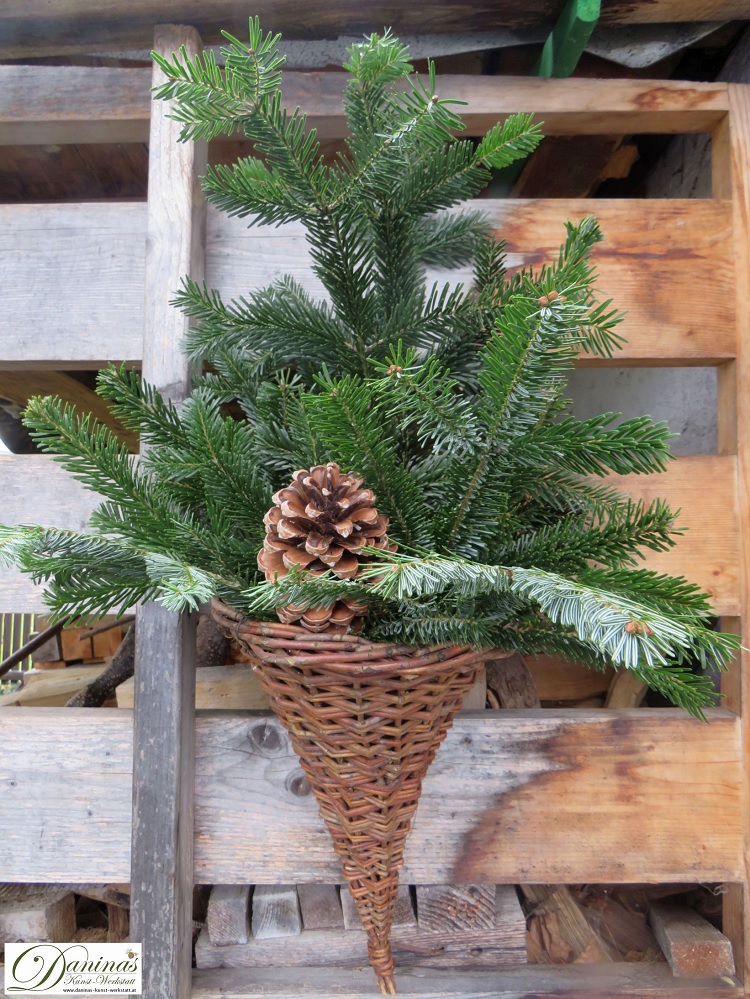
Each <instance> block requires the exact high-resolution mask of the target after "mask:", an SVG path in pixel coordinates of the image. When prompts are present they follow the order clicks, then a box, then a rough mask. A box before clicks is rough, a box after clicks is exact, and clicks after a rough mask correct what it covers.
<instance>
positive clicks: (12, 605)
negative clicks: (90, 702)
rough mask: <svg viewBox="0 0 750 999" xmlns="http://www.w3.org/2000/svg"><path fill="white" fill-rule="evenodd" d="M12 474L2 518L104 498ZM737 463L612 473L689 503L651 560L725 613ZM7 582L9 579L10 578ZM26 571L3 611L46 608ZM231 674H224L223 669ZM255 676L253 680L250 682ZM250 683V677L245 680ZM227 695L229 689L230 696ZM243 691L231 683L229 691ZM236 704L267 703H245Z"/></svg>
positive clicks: (732, 580)
mask: <svg viewBox="0 0 750 999" xmlns="http://www.w3.org/2000/svg"><path fill="white" fill-rule="evenodd" d="M3 473H4V477H3V482H4V483H7V485H6V486H4V489H3V496H2V504H0V522H3V523H9V524H17V523H41V524H43V525H55V526H58V527H63V528H71V529H78V530H79V529H82V528H84V527H85V524H86V520H87V518H88V515H89V513H90V511H91V510H92V509H93V507H94V506H95V503H96V497H95V496H94V495H93V494H91V493H88V492H86V491H85V490H84V489H83V488H82V487H81V486H80V485H79V483H77V482H76V481H75V480H74V479H72V478H71V477H70V476H68V475H67V473H65V472H63V471H62V470H61V469H60V468H59V467H58V466H57V465H55V463H54V462H52V461H51V459H49V458H44V457H41V456H36V455H16V456H0V474H3ZM735 475H736V466H735V458H734V457H733V456H732V455H696V456H686V457H681V458H679V459H677V460H676V461H674V462H672V464H671V465H670V466H669V468H668V469H667V471H666V472H662V473H659V474H657V475H648V476H643V475H639V476H628V477H618V476H612V477H611V480H610V481H612V482H613V483H614V484H616V485H617V486H618V487H619V488H622V489H623V490H624V491H626V492H628V493H629V494H631V495H633V496H637V497H643V498H644V499H647V500H650V499H653V498H656V497H659V496H661V497H663V498H665V499H667V500H668V501H669V502H670V503H671V504H672V506H674V507H675V508H679V509H680V510H681V514H680V518H679V524H680V525H681V526H683V527H686V528H687V532H686V534H685V535H684V536H683V537H681V538H680V539H679V541H678V543H677V546H676V548H674V549H673V550H671V551H669V552H650V553H649V557H648V563H647V564H648V565H649V567H652V568H654V569H658V570H660V571H662V570H663V571H669V572H677V573H681V574H684V575H686V576H687V577H688V578H690V579H692V580H693V581H694V582H697V583H699V584H700V585H701V586H703V587H704V588H705V589H706V590H707V592H708V593H710V594H711V595H712V597H713V600H714V604H715V607H716V610H717V613H719V614H730V615H731V614H736V613H737V612H738V608H739V597H738V579H739V544H738V537H739V535H738V507H737V498H736V482H735ZM6 581H7V583H6ZM33 590H34V588H33V587H31V585H30V584H29V583H27V582H26V581H25V580H22V579H20V577H19V576H18V574H11V573H10V572H9V571H7V570H6V571H4V572H3V573H0V611H18V610H41V609H42V603H41V598H40V597H39V595H38V594H37V595H34V593H33ZM222 676H223V674H222ZM248 682H249V681H248ZM238 683H239V684H240V686H241V687H242V688H243V689H244V683H243V682H242V680H241V679H240V680H238ZM222 696H223V695H222ZM235 696H243V695H241V694H240V693H239V688H238V690H237V691H236V692H235V689H234V686H232V687H231V688H228V693H227V697H228V698H229V699H230V700H231V699H232V698H234V697H235ZM232 703H234V706H259V705H258V704H253V705H241V704H237V703H236V702H232Z"/></svg>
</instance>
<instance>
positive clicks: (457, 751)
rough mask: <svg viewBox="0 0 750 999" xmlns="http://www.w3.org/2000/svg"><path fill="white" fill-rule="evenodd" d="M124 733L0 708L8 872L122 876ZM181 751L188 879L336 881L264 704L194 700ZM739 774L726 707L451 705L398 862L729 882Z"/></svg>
mask: <svg viewBox="0 0 750 999" xmlns="http://www.w3.org/2000/svg"><path fill="white" fill-rule="evenodd" d="M30 743H33V744H34V746H35V752H34V754H29V753H28V752H27V749H28V745H29V744H30ZM132 746H133V743H132V721H131V715H130V713H129V712H127V711H122V710H119V709H107V708H101V709H99V710H98V711H95V712H92V711H87V710H86V709H74V708H63V709H56V708H39V709H37V708H27V709H25V710H23V711H20V710H19V711H6V712H5V714H4V716H3V749H4V753H3V762H2V764H0V869H1V870H3V872H4V879H5V880H6V881H14V882H19V881H23V882H28V881H40V882H48V883H49V882H70V883H76V882H102V883H112V882H126V881H128V880H129V873H130V838H129V837H130V794H131V760H132ZM582 746H585V747H586V750H585V752H582V749H581V747H582ZM196 760H197V765H196V830H195V880H196V881H198V882H200V883H204V884H243V883H247V882H248V881H250V882H253V883H266V884H268V883H279V882H282V881H284V882H286V883H296V882H301V881H321V882H324V883H325V882H327V883H329V884H330V883H332V882H334V881H338V880H339V877H340V874H339V866H338V862H337V860H336V858H335V856H334V853H333V850H332V847H331V844H330V839H329V837H328V834H327V832H326V830H325V828H324V826H323V824H322V822H321V820H320V818H319V816H318V813H317V807H316V804H315V800H314V798H313V796H312V795H311V794H309V793H307V794H300V793H299V789H298V788H297V786H296V784H295V779H296V778H297V777H298V776H299V775H300V773H301V770H300V767H299V763H298V761H297V758H296V757H295V756H294V755H293V753H292V751H291V749H290V747H289V743H288V740H287V738H286V736H285V734H284V732H283V730H282V728H281V726H280V724H279V723H278V722H277V721H276V720H275V719H274V718H272V717H270V716H266V715H261V714H256V715H253V714H249V713H248V714H240V713H231V712H225V711H223V712H215V713H214V712H208V713H205V714H204V713H200V714H199V715H198V720H197V729H196ZM740 780H741V774H740V750H739V723H738V721H737V719H736V718H735V717H734V716H732V715H730V714H729V713H728V712H723V711H719V712H711V723H710V724H709V725H705V724H703V723H701V722H698V721H695V720H693V719H690V718H688V717H686V716H685V715H683V714H681V713H680V712H678V711H676V710H670V709H665V710H661V709H658V710H656V709H648V710H643V709H634V710H632V711H611V712H609V711H607V712H603V711H576V712H571V711H566V710H561V711H554V710H538V711H508V712H493V711H483V712H477V713H476V714H466V715H460V716H459V717H458V718H457V720H456V722H455V725H454V727H453V729H452V730H451V731H450V732H449V733H448V736H447V739H446V742H445V743H444V745H443V746H442V747H441V749H440V750H439V752H438V755H437V759H436V760H435V763H434V764H433V766H432V768H431V770H430V773H429V774H428V776H427V779H426V781H425V784H424V790H423V794H422V798H421V801H420V805H419V810H418V812H417V817H416V821H415V823H414V829H413V832H412V834H411V838H410V840H409V843H408V844H407V850H406V864H405V868H404V871H403V873H402V879H403V882H404V883H410V884H440V883H459V884H460V883H464V884H466V883H469V884H473V883H482V882H489V883H498V884H499V883H505V884H515V883H517V882H518V881H519V880H522V881H524V882H528V883H534V882H557V883H567V884H571V883H586V882H592V883H599V882H603V881H607V882H608V881H611V882H612V883H621V884H622V883H628V882H633V881H639V880H642V879H643V878H646V880H648V881H651V882H654V883H659V882H663V881H669V882H693V881H695V882H699V881H737V880H740V879H741V877H742V870H743V868H742V860H741V855H740V846H741V817H740V796H739V786H740ZM592 814H596V815H597V817H598V819H597V822H596V824H592V821H591V816H592ZM636 815H637V816H638V836H637V837H634V836H633V820H634V818H633V817H634V816H636ZM552 816H554V822H553V821H551V817H552Z"/></svg>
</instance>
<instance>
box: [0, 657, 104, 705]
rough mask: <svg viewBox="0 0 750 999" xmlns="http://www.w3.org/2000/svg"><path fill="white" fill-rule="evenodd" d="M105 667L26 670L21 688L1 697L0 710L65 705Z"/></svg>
mask: <svg viewBox="0 0 750 999" xmlns="http://www.w3.org/2000/svg"><path fill="white" fill-rule="evenodd" d="M105 668H106V667H104V666H70V667H68V668H67V669H53V670H44V671H42V672H36V671H33V672H32V671H31V670H30V671H29V672H28V673H27V674H26V675H24V678H23V686H22V687H21V688H20V689H19V690H14V691H13V692H12V693H10V694H3V696H2V697H0V709H2V708H15V707H19V706H21V707H27V706H31V705H33V706H34V707H36V708H40V707H62V706H63V705H64V704H67V702H68V701H69V700H70V698H71V697H73V695H74V694H77V693H78V691H79V690H83V688H84V687H87V686H88V685H89V684H90V683H92V682H93V681H94V680H95V679H96V678H97V677H98V676H99V675H100V674H101V673H103V672H104V669H105Z"/></svg>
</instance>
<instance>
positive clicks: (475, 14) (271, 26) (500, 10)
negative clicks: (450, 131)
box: [0, 0, 747, 59]
mask: <svg viewBox="0 0 750 999" xmlns="http://www.w3.org/2000/svg"><path fill="white" fill-rule="evenodd" d="M560 9H561V8H560V4H559V3H556V2H554V0H503V2H502V3H499V4H486V3H485V4H476V3H471V2H469V0H452V2H447V0H431V2H429V3H426V4H419V5H414V6H411V5H408V4H405V5H401V4H398V5H394V4H393V3H385V2H382V0H381V2H379V3H371V4H368V5H367V6H363V5H362V4H359V3H356V2H355V0H340V2H338V3H335V4H328V5H326V6H323V7H310V6H309V5H308V4H305V3H302V2H300V0H284V2H281V3H279V2H278V0H273V2H272V0H256V3H255V4H254V5H253V13H254V14H257V15H259V17H260V18H261V23H262V24H263V26H264V28H265V29H266V30H273V31H281V32H283V34H284V35H285V37H286V38H321V37H325V38H335V37H337V36H338V35H354V36H355V37H356V36H359V35H361V34H362V33H363V32H365V33H369V32H371V31H382V30H383V26H384V25H389V26H390V27H392V28H393V31H394V32H395V33H396V34H401V35H404V34H423V33H424V32H425V30H429V31H430V32H433V33H436V34H441V33H445V32H456V31H466V30H467V28H468V27H470V28H471V30H472V31H500V30H505V29H509V28H523V27H526V28H528V27H529V26H538V25H539V24H542V25H545V26H548V27H549V28H552V27H553V25H554V19H555V17H556V16H557V15H558V14H559V12H560ZM746 16H747V6H746V4H745V2H744V0H690V3H686V2H685V0H604V2H603V3H602V20H604V21H605V22H608V23H614V24H623V23H624V24H640V23H644V22H645V23H648V22H651V23H660V22H663V21H721V20H730V19H732V18H743V17H746ZM166 20H171V21H174V22H179V23H186V24H192V25H193V26H194V27H195V28H197V30H198V31H200V32H201V34H202V35H203V36H204V40H205V41H206V43H210V44H213V43H216V42H221V41H223V39H222V38H221V36H220V34H219V32H220V31H221V29H222V28H224V29H226V30H228V31H231V32H233V33H234V34H235V35H237V36H238V37H239V38H241V39H244V38H246V37H247V7H246V5H244V4H243V3H240V2H239V0H220V2H214V3H212V4H204V3H199V2H197V0H110V2H108V3H107V4H106V5H105V6H103V7H98V6H96V5H91V4H90V3H88V2H87V0H65V2H64V3H63V2H60V0H58V2H57V3H56V4H55V5H53V6H52V7H50V6H49V5H48V4H46V3H45V0H30V2H27V3H24V2H23V0H5V2H4V5H3V14H2V17H0V39H1V41H0V57H2V58H3V59H9V58H20V57H23V56H41V55H59V54H61V53H74V52H83V53H89V52H92V51H93V52H96V51H106V50H112V49H115V50H121V49H123V48H136V49H144V48H145V49H148V48H150V46H151V33H152V31H153V25H154V24H156V23H158V22H160V21H166ZM427 25H429V28H427Z"/></svg>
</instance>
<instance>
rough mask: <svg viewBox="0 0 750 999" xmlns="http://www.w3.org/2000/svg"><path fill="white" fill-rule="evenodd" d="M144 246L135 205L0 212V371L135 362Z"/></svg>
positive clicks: (6, 208) (142, 222)
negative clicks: (0, 311) (0, 316)
mask: <svg viewBox="0 0 750 999" xmlns="http://www.w3.org/2000/svg"><path fill="white" fill-rule="evenodd" d="M145 247H146V206H145V205H142V204H124V203H123V204H117V203H107V204H94V203H91V204H78V205H77V204H72V205H63V204H60V205H3V206H0V260H1V261H2V265H1V266H0V290H1V291H2V297H3V302H4V307H3V315H2V318H0V367H13V366H15V367H22V368H31V367H34V366H35V365H40V364H42V365H46V366H48V367H52V368H70V367H90V368H92V367H98V366H101V365H103V364H105V363H106V362H107V360H113V361H118V360H120V361H140V359H141V357H142V356H143V275H144V258H145ZM30 317H33V321H31V318H30Z"/></svg>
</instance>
